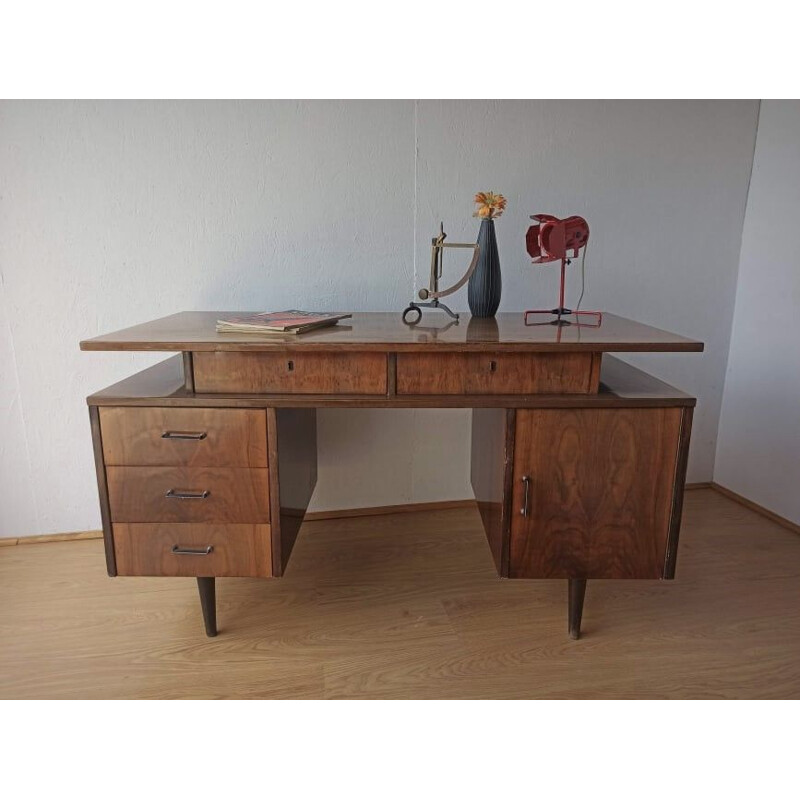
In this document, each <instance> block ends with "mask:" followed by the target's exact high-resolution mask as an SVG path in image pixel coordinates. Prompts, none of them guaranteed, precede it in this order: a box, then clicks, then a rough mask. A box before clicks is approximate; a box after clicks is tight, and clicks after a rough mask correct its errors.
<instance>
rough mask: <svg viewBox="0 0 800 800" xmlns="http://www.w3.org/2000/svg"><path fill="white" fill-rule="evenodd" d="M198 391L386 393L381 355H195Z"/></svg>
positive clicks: (288, 353) (383, 357)
mask: <svg viewBox="0 0 800 800" xmlns="http://www.w3.org/2000/svg"><path fill="white" fill-rule="evenodd" d="M193 363H194V385H195V391H197V392H201V393H202V392H252V393H270V392H276V393H289V394H293V393H296V394H368V395H369V394H386V390H387V377H386V374H387V373H386V364H387V361H386V355H385V354H384V353H296V352H289V351H284V352H277V353H240V352H233V353H228V352H223V353H195V354H194V359H193Z"/></svg>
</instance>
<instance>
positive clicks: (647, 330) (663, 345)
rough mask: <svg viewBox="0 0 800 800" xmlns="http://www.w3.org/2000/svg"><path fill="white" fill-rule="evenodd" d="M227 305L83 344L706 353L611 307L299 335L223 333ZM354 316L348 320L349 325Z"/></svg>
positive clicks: (371, 316)
mask: <svg viewBox="0 0 800 800" xmlns="http://www.w3.org/2000/svg"><path fill="white" fill-rule="evenodd" d="M225 313H232V312H224V311H183V312H181V313H179V314H172V315H171V316H169V317H163V318H162V319H157V320H153V321H151V322H145V323H144V324H142V325H135V326H133V327H132V328H125V329H124V330H121V331H117V332H116V333H109V334H105V335H103V336H96V337H95V338H93V339H86V340H84V341H82V342H81V349H83V350H173V351H192V352H195V353H197V352H201V351H203V352H214V351H232V350H233V351H235V350H238V351H249V352H257V351H265V352H266V351H271V350H273V351H274V350H277V351H288V350H291V351H294V352H308V351H324V350H328V351H330V350H332V351H335V352H345V351H348V350H357V351H361V352H365V351H377V352H383V353H390V352H411V351H415V350H416V351H428V352H430V351H431V350H437V349H439V348H441V349H442V350H448V351H453V350H458V351H462V352H497V353H500V352H546V351H548V350H549V351H557V352H560V353H567V352H589V353H609V352H623V353H624V352H629V353H631V352H678V351H681V352H691V351H694V352H700V351H701V350H702V349H703V343H702V342H698V341H694V340H693V339H687V338H686V337H685V336H678V335H677V334H674V333H669V332H668V331H664V330H661V329H659V328H653V327H651V326H650V325H644V324H642V323H640V322H634V321H633V320H630V319H625V318H624V317H618V316H616V315H615V314H604V315H603V324H602V325H601V326H600V327H598V328H589V327H580V328H579V327H577V326H575V325H571V326H567V327H562V328H559V327H556V326H551V325H538V326H533V325H525V324H524V322H523V318H522V313H521V312H520V313H516V312H515V313H502V314H498V315H497V317H496V318H494V319H470V320H469V321H467V322H462V323H459V324H457V325H451V326H449V327H445V324H442V325H441V326H436V325H435V322H434V326H427V325H426V326H419V327H417V326H414V325H405V324H404V323H403V322H402V320H401V319H400V312H399V311H398V312H377V313H376V312H368V313H356V314H353V316H352V318H351V319H348V320H345V321H344V322H340V323H339V324H338V325H334V326H333V327H330V328H319V329H317V330H314V331H310V332H308V333H304V334H299V335H294V336H293V335H275V334H263V335H259V334H252V333H242V334H233V333H217V332H216V331H215V324H216V320H217V319H218V318H219V316H220V314H225ZM345 323H346V324H345Z"/></svg>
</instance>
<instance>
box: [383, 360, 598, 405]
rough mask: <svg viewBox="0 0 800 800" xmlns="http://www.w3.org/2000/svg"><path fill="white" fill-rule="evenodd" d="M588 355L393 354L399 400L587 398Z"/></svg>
mask: <svg viewBox="0 0 800 800" xmlns="http://www.w3.org/2000/svg"><path fill="white" fill-rule="evenodd" d="M596 358H597V359H599V358H600V355H599V354H597V355H595V354H593V353H563V354H562V353H488V354H485V355H484V354H482V353H398V355H397V393H398V394H458V395H463V394H502V395H507V394H588V393H595V392H597V388H598V385H599V370H593V364H594V362H595V360H596Z"/></svg>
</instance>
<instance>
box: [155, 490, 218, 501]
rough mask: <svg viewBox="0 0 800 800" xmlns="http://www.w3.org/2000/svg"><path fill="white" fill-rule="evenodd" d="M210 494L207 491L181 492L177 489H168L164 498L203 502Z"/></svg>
mask: <svg viewBox="0 0 800 800" xmlns="http://www.w3.org/2000/svg"><path fill="white" fill-rule="evenodd" d="M210 494H211V492H209V491H208V489H203V491H202V492H182V491H180V490H179V489H170V490H169V491H168V492H167V493H166V494H165V495H164V497H169V498H172V499H173V500H205V499H206V497H208V496H209V495H210Z"/></svg>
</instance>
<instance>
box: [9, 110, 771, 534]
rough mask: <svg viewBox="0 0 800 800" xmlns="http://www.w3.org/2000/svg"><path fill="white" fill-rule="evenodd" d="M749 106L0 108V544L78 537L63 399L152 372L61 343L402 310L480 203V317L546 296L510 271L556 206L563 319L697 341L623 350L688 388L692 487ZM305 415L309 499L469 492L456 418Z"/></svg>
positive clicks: (706, 446) (77, 496) (469, 230)
mask: <svg viewBox="0 0 800 800" xmlns="http://www.w3.org/2000/svg"><path fill="white" fill-rule="evenodd" d="M757 115H758V103H757V102H755V101H667V102H664V101H619V102H601V101H518V102H517V101H514V102H506V101H504V102H493V101H458V102H456V101H454V102H439V101H419V102H414V101H387V102H366V101H363V102H362V101H358V102H292V101H268V102H181V103H175V102H135V103H134V102H29V103H25V102H9V101H4V102H0V277H1V278H2V282H1V283H0V380H1V387H2V397H0V400H1V401H2V411H1V412H0V413H1V414H2V417H1V419H2V438H1V439H0V499H1V500H2V503H1V504H0V535H1V536H18V535H26V534H32V533H48V532H57V531H69V530H85V529H91V528H97V527H99V513H98V510H97V496H96V487H95V484H94V470H93V466H92V455H91V444H90V438H89V426H88V417H87V411H86V408H85V402H84V398H85V396H86V395H87V394H89V393H90V392H92V391H94V390H96V389H99V388H101V387H102V386H104V385H106V384H108V383H110V382H112V381H115V380H118V379H120V378H122V377H124V376H126V375H127V374H129V373H130V372H132V371H133V370H135V369H138V368H141V367H143V366H146V365H148V364H150V363H153V362H154V361H155V360H158V357H157V356H148V355H140V354H127V355H126V354H113V353H111V354H105V353H81V352H79V350H78V341H79V340H80V339H82V338H86V337H90V336H94V335H96V334H99V333H104V332H109V331H111V330H114V329H117V328H120V327H124V326H127V325H131V324H135V323H138V322H142V321H145V320H147V319H151V318H154V317H158V316H162V315H165V314H169V313H172V312H175V311H179V310H183V309H187V310H191V309H221V308H225V309H241V310H263V309H281V308H285V307H295V306H299V307H308V308H336V309H347V310H396V311H398V312H399V311H400V310H401V309H402V308H403V307H404V306H405V304H406V303H407V301H408V300H409V299H410V298H411V296H412V294H413V291H414V290H415V288H416V287H418V286H419V285H422V284H424V283H425V282H426V281H427V269H428V264H429V258H430V256H429V243H430V237H431V236H432V235H433V233H434V232H435V230H436V227H437V225H438V222H439V220H444V222H445V226H446V229H447V231H448V234H449V236H450V238H451V240H454V241H458V240H462V239H463V240H470V239H474V238H475V236H476V235H477V228H478V226H477V221H476V220H473V219H472V218H471V216H470V215H471V213H472V208H473V207H472V195H473V194H474V192H475V191H477V190H481V189H490V190H496V191H500V192H503V193H504V194H505V195H506V197H507V198H508V210H507V212H506V215H505V216H504V217H503V218H502V219H501V220H500V221H499V222H498V223H497V228H498V239H499V246H500V259H501V263H502V266H503V281H504V290H503V301H502V304H501V311H516V310H521V309H523V308H526V307H531V306H532V305H536V306H538V305H541V304H545V305H548V304H550V303H551V301H552V298H553V297H554V296H555V291H556V275H555V271H554V270H550V269H547V268H538V269H537V270H535V271H534V270H533V269H532V268H530V267H529V266H527V258H526V256H525V252H524V242H523V237H524V233H525V230H526V228H527V226H528V224H529V220H528V216H529V215H530V214H532V213H534V212H538V211H545V212H550V213H554V214H557V215H559V216H563V215H567V214H571V213H577V214H582V215H584V216H585V217H586V218H587V219H588V221H589V225H590V227H591V241H590V250H589V254H588V258H587V275H588V288H587V293H586V298H585V301H584V306H585V307H600V308H603V309H604V310H607V311H613V312H616V313H619V314H622V315H625V316H630V317H633V318H634V319H638V320H640V321H642V322H647V323H650V324H654V325H657V326H660V327H665V328H668V329H670V330H673V331H675V332H678V333H682V334H684V335H687V336H692V337H696V338H700V339H703V340H704V341H705V342H706V347H707V349H706V352H705V353H704V354H702V355H699V354H683V355H675V356H672V355H666V354H664V355H654V356H639V357H636V358H632V360H633V361H634V362H635V363H638V364H640V365H643V366H644V367H645V368H647V369H649V370H651V371H652V372H654V373H655V374H657V375H659V376H660V377H663V378H665V379H667V380H670V381H672V382H674V383H675V384H677V385H678V386H679V387H681V388H683V389H685V390H687V391H689V392H693V393H695V394H696V395H697V396H698V398H699V405H698V411H697V415H696V419H695V430H694V437H693V443H692V453H691V461H690V471H689V480H693V481H704V480H709V479H710V478H711V474H712V469H713V459H714V451H715V445H716V431H717V424H718V419H719V407H720V401H721V392H722V383H723V378H724V374H725V367H726V358H727V350H728V340H729V334H730V324H731V315H732V310H733V301H734V294H735V287H736V275H737V266H738V255H739V245H740V238H741V228H742V219H743V214H744V208H745V200H746V196H747V187H748V180H749V176H750V168H751V163H752V152H753V144H754V139H755V133H756V125H757ZM576 277H577V274H576V273H573V274H572V276H571V278H572V285H571V287H570V288H571V289H573V290H574V288H575V285H576V284H575V278H576ZM454 305H455V306H456V307H457V308H461V309H465V308H466V291H462V293H461V294H460V295H459V296H457V299H456V301H455V303H454ZM319 422H320V479H319V485H318V488H317V492H316V494H315V497H314V500H313V501H312V507H314V508H318V509H320V508H349V507H356V506H371V505H382V504H394V503H404V502H420V501H426V500H437V499H441V500H445V499H459V498H463V497H468V496H470V489H469V480H468V473H469V469H468V463H469V441H468V438H469V412H468V411H416V410H398V411H385V410H375V411H364V410H352V411H325V412H320V414H319Z"/></svg>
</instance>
